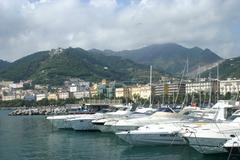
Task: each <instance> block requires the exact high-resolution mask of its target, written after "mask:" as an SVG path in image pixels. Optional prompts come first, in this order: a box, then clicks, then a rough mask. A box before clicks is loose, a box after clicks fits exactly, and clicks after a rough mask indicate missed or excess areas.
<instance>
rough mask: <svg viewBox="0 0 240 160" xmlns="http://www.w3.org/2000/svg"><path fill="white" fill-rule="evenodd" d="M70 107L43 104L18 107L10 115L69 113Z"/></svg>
mask: <svg viewBox="0 0 240 160" xmlns="http://www.w3.org/2000/svg"><path fill="white" fill-rule="evenodd" d="M68 111H69V107H66V106H57V107H56V106H43V107H31V108H24V107H22V108H17V109H15V110H13V111H12V112H10V113H9V114H8V115H9V116H25V115H60V114H68Z"/></svg>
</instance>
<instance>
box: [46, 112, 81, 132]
mask: <svg viewBox="0 0 240 160" xmlns="http://www.w3.org/2000/svg"><path fill="white" fill-rule="evenodd" d="M81 116H83V115H80V114H76V115H56V116H48V117H47V120H49V121H50V122H51V123H52V125H53V126H54V127H56V128H58V129H71V128H72V126H71V124H70V123H69V122H68V121H67V119H69V118H77V117H81Z"/></svg>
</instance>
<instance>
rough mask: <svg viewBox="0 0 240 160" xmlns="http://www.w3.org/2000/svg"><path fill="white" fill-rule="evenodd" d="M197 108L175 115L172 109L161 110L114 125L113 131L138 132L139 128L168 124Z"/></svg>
mask: <svg viewBox="0 0 240 160" xmlns="http://www.w3.org/2000/svg"><path fill="white" fill-rule="evenodd" d="M196 109H197V108H195V107H191V108H187V109H186V110H185V109H184V110H182V111H181V112H179V113H175V112H174V111H173V110H172V109H171V108H161V110H160V111H158V112H155V113H154V114H152V115H150V116H144V117H141V118H133V119H126V120H120V121H118V122H117V123H116V124H113V125H112V130H113V131H114V132H115V133H116V132H121V131H129V130H136V129H138V128H139V127H142V126H145V125H151V124H156V123H158V122H168V121H171V120H176V119H181V118H183V117H184V116H185V114H189V113H190V111H191V110H196Z"/></svg>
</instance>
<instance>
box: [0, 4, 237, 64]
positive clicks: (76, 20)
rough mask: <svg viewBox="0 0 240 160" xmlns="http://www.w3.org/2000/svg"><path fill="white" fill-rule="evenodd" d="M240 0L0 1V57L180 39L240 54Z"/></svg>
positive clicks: (189, 44) (225, 54)
mask: <svg viewBox="0 0 240 160" xmlns="http://www.w3.org/2000/svg"><path fill="white" fill-rule="evenodd" d="M239 6H240V1H238V0H215V1H209V0H201V1H198V0H161V1H156V0H131V1H127V0H126V1H122V0H67V1H66V0H21V1H19V0H11V1H7V0H5V1H0V19H1V25H0V44H1V47H0V59H1V58H2V59H7V60H11V61H12V60H15V59H18V58H20V57H22V56H25V55H28V54H30V53H33V52H36V51H39V50H47V49H51V48H57V47H69V46H71V47H81V48H85V49H91V48H99V49H112V50H122V49H134V48H139V47H142V46H146V45H149V44H153V43H166V42H176V43H179V44H182V45H184V46H187V47H193V46H199V47H202V48H210V49H211V50H213V51H215V52H217V53H218V54H219V55H220V56H223V57H226V58H228V57H234V56H239V53H238V52H239V49H240V47H239V42H240V38H239V36H237V35H239V33H240V31H239V28H240V26H239V25H240V23H239V22H240V15H239V14H238V10H239Z"/></svg>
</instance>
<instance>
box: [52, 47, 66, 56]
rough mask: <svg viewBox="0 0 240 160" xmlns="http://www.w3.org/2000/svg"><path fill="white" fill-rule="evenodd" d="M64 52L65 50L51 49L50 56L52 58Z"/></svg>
mask: <svg viewBox="0 0 240 160" xmlns="http://www.w3.org/2000/svg"><path fill="white" fill-rule="evenodd" d="M62 52H63V48H57V49H51V50H50V52H49V54H50V55H51V56H53V55H56V54H61V53H62Z"/></svg>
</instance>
